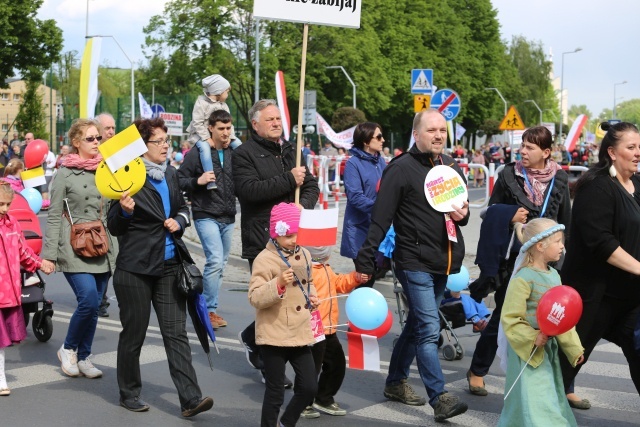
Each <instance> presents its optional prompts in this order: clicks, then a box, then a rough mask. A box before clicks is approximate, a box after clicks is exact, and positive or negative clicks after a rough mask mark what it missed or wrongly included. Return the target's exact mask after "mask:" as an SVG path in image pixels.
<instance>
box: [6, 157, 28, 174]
mask: <svg viewBox="0 0 640 427" xmlns="http://www.w3.org/2000/svg"><path fill="white" fill-rule="evenodd" d="M19 170H24V163H23V162H22V160H20V159H11V160H9V163H7V166H5V168H4V176H9V175H15V174H17V173H18V171H19Z"/></svg>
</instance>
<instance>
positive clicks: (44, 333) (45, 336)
mask: <svg viewBox="0 0 640 427" xmlns="http://www.w3.org/2000/svg"><path fill="white" fill-rule="evenodd" d="M38 325H40V326H38ZM32 327H33V334H34V335H35V336H36V338H37V339H38V341H40V342H47V341H49V338H51V335H52V334H53V321H52V320H51V317H49V316H46V315H44V314H43V312H42V311H38V312H36V314H34V315H33V325H32Z"/></svg>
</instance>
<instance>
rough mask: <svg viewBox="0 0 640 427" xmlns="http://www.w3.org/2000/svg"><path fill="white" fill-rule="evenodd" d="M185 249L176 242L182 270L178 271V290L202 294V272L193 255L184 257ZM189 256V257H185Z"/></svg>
mask: <svg viewBox="0 0 640 427" xmlns="http://www.w3.org/2000/svg"><path fill="white" fill-rule="evenodd" d="M182 250H183V249H182V248H181V247H180V246H179V245H178V244H177V243H176V254H177V255H178V261H180V270H179V271H178V291H180V293H181V294H183V295H187V296H189V295H193V294H194V293H197V294H201V293H202V291H203V290H204V286H203V283H202V272H201V271H200V269H198V267H196V265H195V264H194V263H193V262H191V260H190V258H191V256H188V257H184V256H183V254H182V253H181V251H182ZM185 258H189V259H185Z"/></svg>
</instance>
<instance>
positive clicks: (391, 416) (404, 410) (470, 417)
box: [350, 401, 500, 427]
mask: <svg viewBox="0 0 640 427" xmlns="http://www.w3.org/2000/svg"><path fill="white" fill-rule="evenodd" d="M350 414H352V415H357V416H359V417H363V418H369V419H375V420H382V421H390V422H391V421H392V422H394V423H402V424H409V425H412V426H421V427H422V426H441V425H442V424H439V423H436V422H435V420H434V418H433V409H432V408H431V406H429V405H424V406H408V405H405V404H402V403H399V402H391V401H389V402H384V403H378V404H376V405H371V406H367V407H366V408H362V409H358V410H357V411H353V412H351V413H350ZM499 417H500V414H495V413H492V412H480V411H467V412H465V413H464V414H462V415H458V416H457V417H455V418H454V419H452V420H451V422H453V423H455V425H456V426H473V427H484V426H486V427H489V426H495V425H496V424H498V418H499Z"/></svg>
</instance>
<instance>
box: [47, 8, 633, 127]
mask: <svg viewBox="0 0 640 427" xmlns="http://www.w3.org/2000/svg"><path fill="white" fill-rule="evenodd" d="M165 3H167V0H45V1H44V4H43V6H42V8H41V9H40V11H39V13H38V17H39V18H40V19H55V20H56V21H57V24H58V26H59V27H60V28H62V30H63V37H64V48H63V51H64V52H66V51H69V50H76V51H78V52H79V54H80V55H82V51H83V49H84V43H85V35H86V22H87V21H86V17H87V4H88V5H89V34H90V35H97V34H100V35H113V36H115V37H116V38H117V40H118V42H119V43H120V45H121V46H122V49H123V50H124V51H125V53H126V55H127V56H128V57H129V58H130V59H131V60H132V61H133V62H134V64H135V66H136V67H137V65H138V63H139V62H140V61H143V62H144V61H145V58H144V53H143V51H142V45H143V43H144V34H143V32H142V28H143V27H144V26H145V25H147V24H148V22H149V19H150V18H151V17H152V16H153V15H158V14H161V13H162V11H163V10H164V5H165ZM492 4H493V6H494V8H495V9H497V10H498V20H499V22H500V26H501V35H502V38H503V39H504V40H507V41H509V40H511V38H512V36H514V35H522V36H524V37H525V38H526V39H527V40H530V41H536V42H540V43H542V45H543V46H544V49H545V52H546V53H547V54H549V53H551V52H552V53H553V62H554V73H555V74H556V76H560V74H561V71H562V70H561V68H562V52H573V51H574V50H575V49H576V48H578V47H580V48H582V51H580V52H577V53H572V54H567V55H564V88H565V89H566V90H567V91H568V104H569V106H571V105H582V104H584V105H586V106H587V107H588V109H589V110H590V111H591V113H593V114H594V115H596V116H597V115H598V114H600V112H601V111H602V110H603V109H604V108H608V109H612V108H613V102H614V100H613V98H614V84H615V83H620V82H623V81H625V80H626V81H627V83H626V84H622V85H617V86H616V97H617V98H618V103H620V102H624V101H627V100H630V99H634V98H640V72H638V70H640V53H639V52H638V51H637V50H636V49H634V48H636V47H637V43H638V41H639V40H640V25H638V18H639V17H640V1H638V0H608V1H607V2H606V3H602V2H596V1H587V2H585V1H583V0H529V1H514V0H492ZM366 5H367V3H366V0H364V3H363V7H366ZM102 57H103V58H106V60H107V61H108V64H109V65H110V66H112V67H121V68H129V67H130V62H129V60H127V58H126V57H125V55H124V54H123V53H122V51H121V50H120V49H119V48H118V46H117V44H116V43H115V42H114V41H113V40H111V39H108V38H107V39H104V41H103V43H102ZM634 70H635V71H634ZM488 96H489V95H488ZM621 98H622V99H621ZM507 101H511V100H507ZM514 101H516V100H514Z"/></svg>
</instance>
